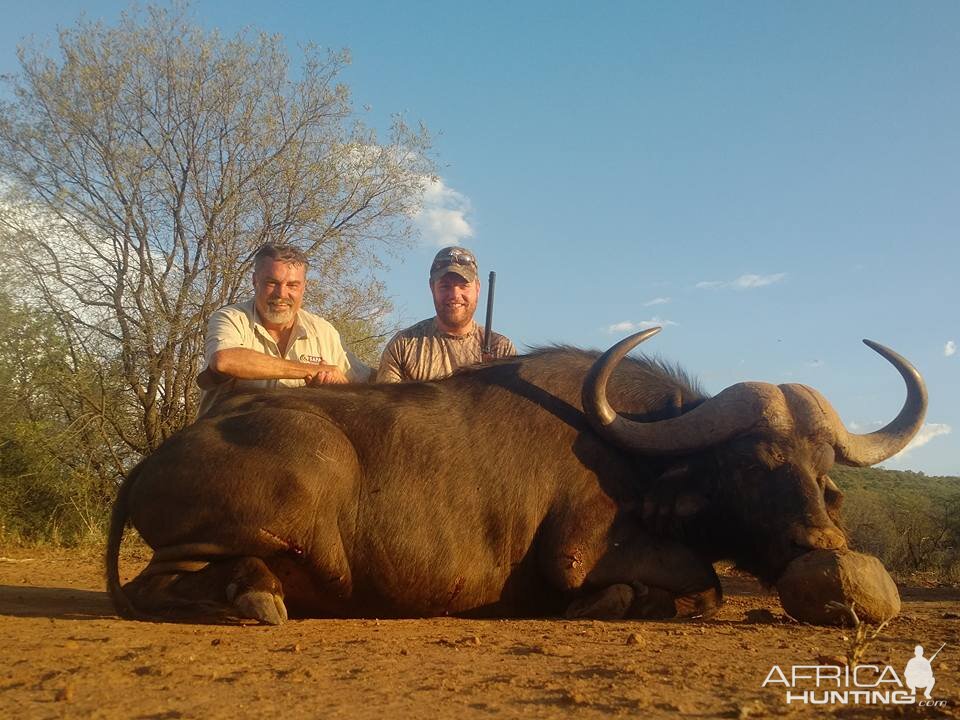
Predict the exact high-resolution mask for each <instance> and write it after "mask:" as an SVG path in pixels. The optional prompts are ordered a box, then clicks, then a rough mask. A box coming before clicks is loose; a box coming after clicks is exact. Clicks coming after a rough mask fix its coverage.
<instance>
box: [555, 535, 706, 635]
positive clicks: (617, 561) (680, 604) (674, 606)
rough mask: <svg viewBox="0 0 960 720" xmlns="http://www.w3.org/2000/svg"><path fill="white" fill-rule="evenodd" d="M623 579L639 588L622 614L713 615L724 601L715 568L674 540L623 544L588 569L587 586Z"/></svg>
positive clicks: (664, 616)
mask: <svg viewBox="0 0 960 720" xmlns="http://www.w3.org/2000/svg"><path fill="white" fill-rule="evenodd" d="M619 583H623V584H626V585H627V586H628V587H629V588H630V589H631V590H632V591H633V600H632V602H631V604H630V606H629V607H628V608H627V610H626V611H625V613H624V614H623V615H622V617H634V618H647V619H664V618H695V617H709V616H710V615H713V614H714V613H715V612H716V611H717V610H718V609H719V608H720V605H721V603H722V602H723V594H722V592H721V589H720V580H719V578H718V577H717V574H716V573H715V572H714V570H713V566H712V565H711V564H710V563H707V562H704V561H703V560H702V559H700V558H699V557H698V556H697V555H696V554H695V553H694V552H693V551H692V550H690V549H689V548H687V547H685V546H683V545H681V544H679V543H675V542H671V541H663V540H657V541H653V540H644V541H643V542H633V543H630V542H622V543H618V544H617V545H616V546H615V547H614V548H612V549H611V551H609V552H608V553H606V554H605V555H603V556H602V557H601V558H600V559H599V560H598V562H597V564H596V565H595V566H594V567H593V568H592V569H591V570H590V572H589V573H587V575H586V578H585V581H584V587H585V588H589V587H600V588H604V587H609V586H611V585H615V584H619ZM581 602H582V600H581ZM571 609H575V608H573V607H572V606H571ZM568 612H569V610H568Z"/></svg>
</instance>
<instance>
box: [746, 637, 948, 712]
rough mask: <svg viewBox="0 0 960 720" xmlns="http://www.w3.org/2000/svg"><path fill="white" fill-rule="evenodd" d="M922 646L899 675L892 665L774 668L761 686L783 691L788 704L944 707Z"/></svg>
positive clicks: (934, 655) (791, 666)
mask: <svg viewBox="0 0 960 720" xmlns="http://www.w3.org/2000/svg"><path fill="white" fill-rule="evenodd" d="M944 645H946V643H944V644H943V645H941V646H940V649H939V650H937V651H936V652H935V653H934V654H933V655H931V656H930V657H929V658H927V657H924V654H923V653H924V650H923V646H922V645H917V646H916V648H914V654H913V657H912V658H910V660H908V661H907V663H906V665H905V666H904V668H903V672H902V673H897V671H896V670H895V669H894V668H893V666H892V665H877V664H864V665H854V666H853V667H849V666H846V665H844V666H841V665H790V666H785V667H781V666H779V665H774V666H773V667H772V668H771V669H770V672H769V673H767V677H766V679H765V680H764V681H763V683H762V685H761V687H764V688H767V687H769V688H773V689H782V690H783V691H784V702H786V703H787V704H788V705H791V704H798V705H917V706H920V707H944V706H946V705H947V701H946V700H938V699H936V698H935V697H934V696H933V687H934V685H936V677H935V676H934V672H933V661H934V660H935V659H936V657H937V655H939V654H940V650H943V648H944Z"/></svg>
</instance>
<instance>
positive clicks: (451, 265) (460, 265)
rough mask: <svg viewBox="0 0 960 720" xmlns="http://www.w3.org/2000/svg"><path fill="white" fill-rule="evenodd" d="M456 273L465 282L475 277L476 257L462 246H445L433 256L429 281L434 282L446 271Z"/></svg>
mask: <svg viewBox="0 0 960 720" xmlns="http://www.w3.org/2000/svg"><path fill="white" fill-rule="evenodd" d="M449 272H452V273H456V274H457V275H459V276H460V277H462V278H463V279H464V280H466V281H467V282H473V281H474V280H476V279H477V258H476V256H475V255H474V254H473V253H472V252H470V251H469V250H467V249H466V248H463V247H457V246H455V245H454V246H451V247H445V248H444V249H443V250H441V251H440V252H438V253H437V254H436V256H435V257H434V258H433V264H432V265H431V266H430V282H436V281H437V280H439V279H440V278H442V277H443V276H444V275H446V274H447V273H449Z"/></svg>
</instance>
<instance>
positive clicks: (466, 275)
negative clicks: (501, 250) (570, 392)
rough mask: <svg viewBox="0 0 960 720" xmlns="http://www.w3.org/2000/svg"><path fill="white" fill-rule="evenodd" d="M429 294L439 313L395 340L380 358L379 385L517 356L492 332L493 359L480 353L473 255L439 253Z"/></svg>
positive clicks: (477, 286)
mask: <svg viewBox="0 0 960 720" xmlns="http://www.w3.org/2000/svg"><path fill="white" fill-rule="evenodd" d="M430 293H431V294H432V295H433V306H434V308H435V309H436V311H437V314H436V315H435V316H434V317H432V318H428V319H426V320H421V321H420V322H418V323H417V324H416V325H412V326H410V327H408V328H407V329H406V330H401V331H400V332H398V333H397V334H396V335H394V337H393V339H392V340H390V342H389V343H387V347H386V348H385V349H384V351H383V356H382V357H381V358H380V369H379V370H378V371H377V382H403V381H405V380H435V379H437V378H442V377H446V376H448V375H451V374H453V372H454V370H456V369H457V368H461V367H465V366H467V365H476V364H478V363H481V362H486V361H487V360H492V359H495V358H501V357H510V356H512V355H516V354H517V350H516V348H515V347H514V346H513V343H512V342H510V339H509V338H507V337H506V336H504V335H500V334H499V333H491V338H490V356H489V357H486V356H484V355H483V353H482V348H483V333H484V328H483V327H482V326H481V325H478V324H477V323H476V322H475V321H474V319H473V314H474V312H475V311H476V309H477V300H478V299H479V298H480V278H479V277H477V260H476V257H475V256H474V254H473V253H472V252H470V251H469V250H467V249H466V248H462V247H446V248H444V249H443V250H441V251H440V252H438V253H437V254H436V257H434V258H433V264H432V265H431V266H430Z"/></svg>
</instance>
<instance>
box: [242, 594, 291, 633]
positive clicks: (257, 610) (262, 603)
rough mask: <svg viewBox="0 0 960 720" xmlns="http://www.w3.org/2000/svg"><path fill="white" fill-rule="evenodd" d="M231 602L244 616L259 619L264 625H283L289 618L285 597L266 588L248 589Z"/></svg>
mask: <svg viewBox="0 0 960 720" xmlns="http://www.w3.org/2000/svg"><path fill="white" fill-rule="evenodd" d="M231 602H232V604H233V607H234V610H235V611H236V613H237V614H238V615H239V616H240V617H242V618H248V619H250V620H257V621H259V622H261V623H263V624H264V625H283V623H284V622H286V620H287V608H286V606H285V605H284V604H283V598H282V597H280V596H279V595H274V594H273V593H269V592H267V591H266V590H248V591H247V592H245V593H242V594H240V595H237V596H236V597H234V598H233V599H232V601H231Z"/></svg>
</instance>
